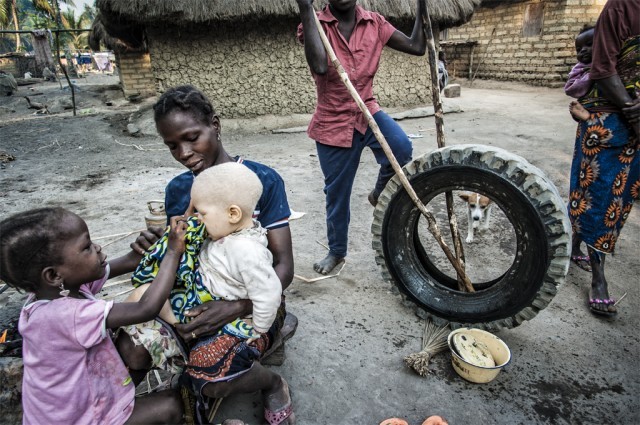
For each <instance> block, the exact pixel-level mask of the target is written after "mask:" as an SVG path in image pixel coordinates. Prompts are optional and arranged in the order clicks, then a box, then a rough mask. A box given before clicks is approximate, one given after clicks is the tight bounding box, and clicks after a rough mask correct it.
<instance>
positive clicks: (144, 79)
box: [116, 52, 156, 97]
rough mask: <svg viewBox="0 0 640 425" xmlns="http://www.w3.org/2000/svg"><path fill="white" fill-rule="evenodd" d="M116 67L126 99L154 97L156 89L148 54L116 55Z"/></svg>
mask: <svg viewBox="0 0 640 425" xmlns="http://www.w3.org/2000/svg"><path fill="white" fill-rule="evenodd" d="M116 66H117V67H118V75H119V76H120V83H121V84H122V91H123V92H124V96H125V97H129V96H132V95H138V94H139V95H141V96H143V97H144V96H153V95H154V94H155V93H156V87H155V84H154V80H153V72H152V70H151V59H150V57H149V54H148V53H137V52H136V53H133V52H132V53H116Z"/></svg>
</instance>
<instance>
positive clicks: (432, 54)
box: [420, 0, 474, 292]
mask: <svg viewBox="0 0 640 425" xmlns="http://www.w3.org/2000/svg"><path fill="white" fill-rule="evenodd" d="M420 3H421V4H422V10H423V11H424V13H423V14H422V17H421V18H422V25H423V28H424V35H425V38H426V39H427V53H428V55H429V67H430V71H431V72H430V74H431V97H432V99H433V109H434V113H435V118H436V135H437V141H438V147H439V148H443V147H444V146H445V143H444V141H445V136H444V111H443V109H442V99H441V98H440V82H439V81H438V68H437V66H436V64H437V63H438V58H437V56H436V44H435V40H434V37H433V27H432V25H431V17H430V16H429V9H428V7H427V2H426V0H420ZM445 199H446V203H447V216H448V217H449V229H450V230H451V239H452V240H453V247H454V249H455V251H456V257H457V258H458V261H459V262H460V267H461V268H462V272H463V274H464V268H465V264H464V263H465V262H464V251H463V249H462V239H461V238H460V232H459V231H458V219H457V218H456V213H455V211H454V209H453V194H452V193H451V191H447V192H445ZM458 289H460V290H461V291H464V290H466V291H468V292H473V291H474V290H473V286H466V285H465V284H464V279H463V278H462V275H461V274H460V273H458Z"/></svg>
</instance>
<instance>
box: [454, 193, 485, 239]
mask: <svg viewBox="0 0 640 425" xmlns="http://www.w3.org/2000/svg"><path fill="white" fill-rule="evenodd" d="M459 196H460V198H462V199H463V200H464V201H465V202H466V203H467V206H468V207H467V217H468V219H469V220H468V221H469V225H468V231H467V239H465V241H466V242H467V243H471V242H473V232H474V229H476V228H478V227H479V228H480V230H482V231H484V230H487V229H488V228H489V221H490V219H491V209H492V207H493V204H492V202H491V199H489V198H488V197H486V196H484V195H480V194H479V193H473V192H467V193H462V194H460V195H459Z"/></svg>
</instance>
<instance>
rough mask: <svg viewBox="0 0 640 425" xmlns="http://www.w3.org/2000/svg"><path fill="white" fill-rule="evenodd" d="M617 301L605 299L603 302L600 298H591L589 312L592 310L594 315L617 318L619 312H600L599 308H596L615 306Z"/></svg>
mask: <svg viewBox="0 0 640 425" xmlns="http://www.w3.org/2000/svg"><path fill="white" fill-rule="evenodd" d="M615 303H616V300H614V299H613V298H608V299H604V300H601V299H600V298H589V310H591V313H593V314H597V315H599V316H605V317H615V316H616V315H617V314H618V312H617V311H608V310H599V309H597V308H595V306H597V305H605V306H607V307H608V306H610V305H611V306H613V305H615Z"/></svg>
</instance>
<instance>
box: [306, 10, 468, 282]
mask: <svg viewBox="0 0 640 425" xmlns="http://www.w3.org/2000/svg"><path fill="white" fill-rule="evenodd" d="M313 17H314V20H315V23H316V27H317V29H318V32H319V33H320V39H321V40H322V44H323V45H324V48H325V50H326V51H327V54H328V55H329V59H330V60H331V63H333V66H334V67H335V68H336V71H338V74H339V75H340V79H341V80H342V82H343V83H344V85H345V86H346V87H347V90H348V91H349V93H350V94H351V96H352V97H353V100H355V102H356V104H357V105H358V108H360V110H361V111H362V113H363V114H364V116H365V117H366V119H367V122H368V123H369V127H371V130H372V131H373V134H374V135H375V136H376V139H377V140H378V142H379V143H380V146H381V147H382V150H383V151H384V153H385V155H386V156H387V158H388V159H389V162H390V163H391V167H392V168H393V171H395V173H396V175H397V176H398V178H399V179H400V182H401V183H402V186H403V187H404V189H405V190H406V191H407V194H408V195H409V197H410V198H411V200H412V201H413V203H414V204H415V205H416V207H417V208H418V209H419V210H420V212H421V213H422V215H424V216H425V218H426V219H427V223H428V229H429V231H430V232H431V234H432V235H433V237H434V238H435V239H436V241H437V242H438V244H439V245H440V247H441V248H442V250H443V251H444V254H445V255H446V256H447V258H448V259H449V262H451V265H452V266H453V268H454V269H455V270H456V272H457V273H458V276H462V279H463V281H464V285H465V287H466V288H470V290H469V292H473V285H472V284H471V281H470V280H469V278H468V277H467V275H466V274H465V272H464V267H463V266H462V264H461V263H460V262H459V261H458V259H457V258H456V257H455V256H454V255H453V253H452V252H451V250H450V249H449V247H448V246H447V243H446V242H445V240H444V238H443V237H442V234H441V233H440V229H439V228H438V225H437V223H436V219H435V218H434V217H433V214H431V212H429V210H427V207H425V206H424V204H423V203H422V201H420V198H418V195H417V194H416V192H415V191H414V190H413V187H411V183H409V179H407V176H405V175H404V172H403V171H402V167H400V164H399V163H398V160H397V159H396V157H395V156H394V155H393V152H392V151H391V148H390V147H389V144H388V143H387V140H386V139H385V138H384V135H383V134H382V132H381V131H380V128H379V127H378V124H377V123H376V121H375V120H374V119H373V116H372V115H371V112H369V109H367V106H366V105H365V103H364V102H363V101H362V98H361V97H360V95H359V94H358V92H357V91H356V89H355V87H353V84H352V83H351V80H349V75H347V72H346V71H345V70H344V68H343V67H342V65H341V64H340V61H339V60H338V58H337V56H336V54H335V52H334V51H333V47H331V43H329V40H328V39H327V35H326V34H325V33H324V29H323V28H322V24H321V23H320V20H319V19H318V15H317V14H316V13H315V12H314V13H313Z"/></svg>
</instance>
